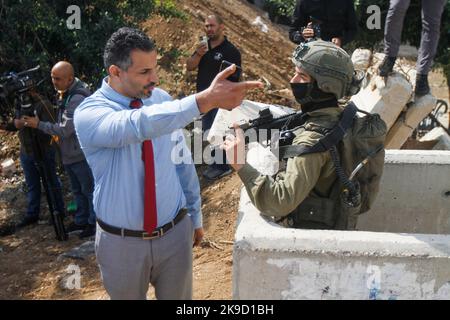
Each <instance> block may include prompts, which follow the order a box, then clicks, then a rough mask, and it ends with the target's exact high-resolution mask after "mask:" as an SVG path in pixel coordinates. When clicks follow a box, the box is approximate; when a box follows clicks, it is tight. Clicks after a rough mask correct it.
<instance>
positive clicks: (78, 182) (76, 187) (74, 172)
mask: <svg viewBox="0 0 450 320" xmlns="http://www.w3.org/2000/svg"><path fill="white" fill-rule="evenodd" d="M51 78H52V82H53V85H54V87H55V89H56V90H57V91H58V93H57V104H58V115H57V122H56V123H51V122H48V121H44V120H43V119H40V118H39V117H29V116H25V117H24V120H25V121H26V125H25V126H28V127H31V128H34V129H39V130H40V131H42V132H45V133H47V134H50V135H55V136H57V137H58V144H59V147H60V150H61V158H62V162H63V165H64V168H65V170H66V172H67V174H68V175H69V178H70V183H71V187H72V192H73V194H74V196H75V199H76V203H77V212H76V213H75V217H74V221H73V222H72V223H71V224H70V225H69V226H68V227H67V229H66V231H67V232H72V231H77V230H82V232H81V233H80V235H79V237H80V239H82V238H85V237H89V236H92V235H94V234H95V213H94V208H93V202H92V201H93V192H94V178H93V176H92V172H91V169H90V168H89V165H88V163H87V162H86V158H85V157H84V154H83V151H82V150H81V147H80V144H79V142H78V138H77V135H76V133H75V127H74V124H73V114H74V112H75V109H76V108H77V107H78V105H79V104H80V103H81V102H82V101H83V100H84V98H86V97H87V96H89V95H90V94H91V92H90V91H89V89H88V86H87V84H86V83H84V82H82V81H81V80H79V79H78V78H76V77H75V75H74V69H73V66H72V65H71V64H70V63H69V62H66V61H60V62H58V63H56V64H55V65H54V66H53V68H52V70H51Z"/></svg>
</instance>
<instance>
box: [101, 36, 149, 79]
mask: <svg viewBox="0 0 450 320" xmlns="http://www.w3.org/2000/svg"><path fill="white" fill-rule="evenodd" d="M136 49H138V50H142V51H145V52H150V51H153V50H156V45H155V42H154V41H153V40H152V39H150V38H149V37H148V36H147V35H146V34H145V33H144V32H142V31H140V30H137V29H133V28H127V27H124V28H120V29H119V30H117V31H116V32H114V33H113V34H112V35H111V37H110V38H109V40H108V42H106V46H105V51H104V53H103V62H104V64H105V68H106V70H108V68H109V67H110V66H111V65H116V66H118V67H119V68H120V69H122V70H128V68H129V67H130V66H131V63H132V61H131V57H130V54H131V51H133V50H136Z"/></svg>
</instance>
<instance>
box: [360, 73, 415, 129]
mask: <svg viewBox="0 0 450 320" xmlns="http://www.w3.org/2000/svg"><path fill="white" fill-rule="evenodd" d="M412 93H413V88H412V85H411V84H410V83H409V82H408V80H407V79H406V78H405V76H404V75H402V74H400V73H397V72H394V73H393V74H392V75H391V76H389V77H388V78H387V80H386V81H385V80H384V79H383V78H382V77H380V76H378V75H376V76H375V77H373V78H372V80H370V83H369V84H368V85H367V87H365V88H364V89H362V90H361V91H360V92H359V93H358V94H356V95H354V96H353V97H352V98H351V100H352V101H353V102H354V103H355V104H356V106H357V107H358V108H359V109H361V110H364V111H367V112H370V113H378V114H379V115H380V116H381V118H382V119H383V120H384V121H385V122H386V125H387V128H388V130H389V129H390V128H391V127H392V125H393V124H394V123H395V121H396V120H397V118H398V116H399V115H400V113H401V112H402V110H403V108H404V107H405V105H406V104H407V103H408V101H409V100H410V99H411V96H412Z"/></svg>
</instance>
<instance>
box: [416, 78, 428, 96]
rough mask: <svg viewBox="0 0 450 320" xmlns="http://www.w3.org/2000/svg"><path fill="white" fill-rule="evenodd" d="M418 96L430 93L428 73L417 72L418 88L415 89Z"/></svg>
mask: <svg viewBox="0 0 450 320" xmlns="http://www.w3.org/2000/svg"><path fill="white" fill-rule="evenodd" d="M414 92H415V93H416V96H418V97H420V96H424V95H426V94H428V93H430V86H429V84H428V75H427V74H417V77H416V88H415V89H414Z"/></svg>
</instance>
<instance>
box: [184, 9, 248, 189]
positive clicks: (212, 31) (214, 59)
mask: <svg viewBox="0 0 450 320" xmlns="http://www.w3.org/2000/svg"><path fill="white" fill-rule="evenodd" d="M224 29H225V26H224V23H223V20H222V19H221V18H220V17H219V16H218V15H216V14H214V15H210V16H208V17H207V18H206V20H205V32H206V35H207V38H208V41H204V42H200V44H199V45H198V46H197V48H196V50H195V52H194V54H193V55H192V56H191V57H190V58H189V59H188V60H187V61H186V67H187V70H188V71H193V70H195V69H196V68H198V74H197V92H200V91H203V90H205V89H207V88H208V87H209V86H210V84H211V82H212V81H213V79H214V77H215V76H216V75H217V74H218V73H219V71H220V65H221V64H222V61H223V60H226V61H228V62H231V63H234V64H236V65H237V66H241V53H240V52H239V50H238V49H237V48H236V47H235V46H234V45H233V44H232V43H231V42H230V41H228V39H227V37H226V36H225V35H224ZM229 80H231V81H238V79H229ZM216 114H217V109H214V110H212V111H210V112H208V113H206V114H204V115H203V117H202V126H203V130H205V131H206V130H209V129H211V126H212V124H213V122H214V118H215V116H216ZM224 158H225V157H224ZM231 172H232V170H231V168H230V167H229V166H228V165H227V164H216V163H214V164H212V165H210V166H209V167H208V169H207V170H205V172H204V173H203V175H204V176H205V177H206V178H207V179H209V180H216V179H219V178H221V177H223V176H225V175H227V174H230V173H231Z"/></svg>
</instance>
